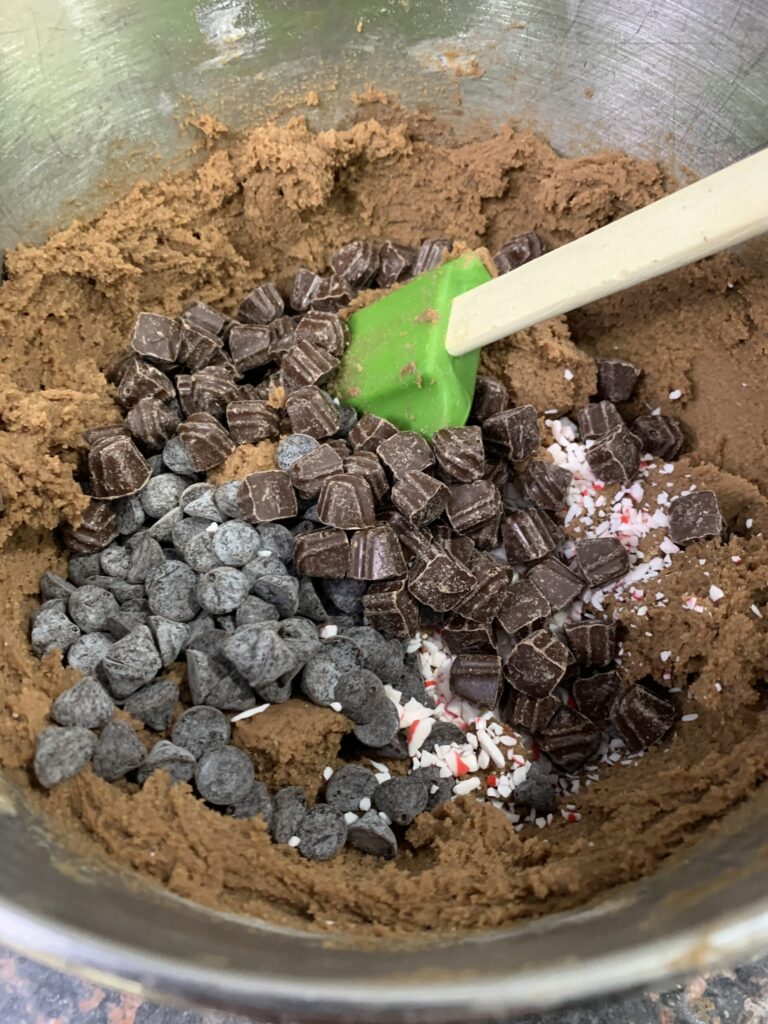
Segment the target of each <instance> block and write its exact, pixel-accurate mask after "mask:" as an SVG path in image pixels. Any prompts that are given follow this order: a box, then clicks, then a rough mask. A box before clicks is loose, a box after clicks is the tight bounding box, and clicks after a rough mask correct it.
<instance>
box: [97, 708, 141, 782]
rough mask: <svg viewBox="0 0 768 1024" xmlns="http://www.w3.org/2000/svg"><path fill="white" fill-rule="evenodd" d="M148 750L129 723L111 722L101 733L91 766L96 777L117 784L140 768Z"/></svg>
mask: <svg viewBox="0 0 768 1024" xmlns="http://www.w3.org/2000/svg"><path fill="white" fill-rule="evenodd" d="M146 756H147V750H146V747H145V746H144V744H143V743H142V742H141V740H140V739H139V737H138V736H137V735H136V733H135V732H134V731H133V729H132V728H131V727H130V725H128V723H127V722H121V721H113V722H109V723H108V724H107V725H105V726H104V728H103V729H102V731H101V735H100V736H99V742H98V743H97V744H96V749H95V750H94V752H93V760H92V762H91V766H92V768H93V770H94V772H95V774H96V775H100V776H101V778H102V779H106V780H107V782H116V781H117V780H118V779H122V778H124V777H125V776H126V775H128V774H129V773H130V772H132V771H135V770H136V769H137V768H140V767H141V765H142V764H143V763H144V760H145V758H146Z"/></svg>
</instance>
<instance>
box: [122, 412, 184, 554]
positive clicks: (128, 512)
mask: <svg viewBox="0 0 768 1024" xmlns="http://www.w3.org/2000/svg"><path fill="white" fill-rule="evenodd" d="M175 429H176V428H175V427H174V430H175ZM115 515H116V518H117V529H118V533H120V535H121V536H123V537H129V536H130V535H131V534H134V533H136V532H137V531H138V530H140V529H141V528H142V526H143V525H144V522H145V520H146V513H145V512H144V507H143V506H142V504H141V498H140V497H139V495H138V494H132V495H131V496H130V497H128V498H119V499H118V500H117V501H116V502H115Z"/></svg>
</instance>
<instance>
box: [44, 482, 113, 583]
mask: <svg viewBox="0 0 768 1024" xmlns="http://www.w3.org/2000/svg"><path fill="white" fill-rule="evenodd" d="M99 505H102V506H104V507H105V508H108V509H109V508H111V506H110V505H108V504H107V503H106V502H102V501H100V502H99ZM67 572H68V575H69V578H70V579H71V580H72V582H73V583H74V584H75V585H76V586H78V587H81V586H83V584H84V583H87V582H88V580H89V578H90V577H91V576H97V575H98V574H99V573H100V572H101V558H100V556H99V554H98V553H92V554H89V555H71V556H70V559H69V566H68V567H67ZM71 593H72V591H71V590H70V591H68V592H67V593H66V594H51V595H50V596H51V598H55V597H63V598H64V599H65V600H67V599H68V598H69V596H70V594H71ZM46 600H48V598H47V597H46Z"/></svg>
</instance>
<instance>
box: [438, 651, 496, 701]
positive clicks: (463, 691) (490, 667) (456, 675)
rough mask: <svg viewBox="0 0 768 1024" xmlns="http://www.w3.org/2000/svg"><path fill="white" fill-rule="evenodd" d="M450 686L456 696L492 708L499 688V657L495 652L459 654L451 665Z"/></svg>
mask: <svg viewBox="0 0 768 1024" xmlns="http://www.w3.org/2000/svg"><path fill="white" fill-rule="evenodd" d="M450 687H451V691H452V692H453V693H455V694H456V696H457V697H463V698H464V699H465V700H468V701H471V702H472V703H473V704H479V705H480V706H481V707H485V708H490V709H491V710H493V708H495V707H496V703H497V701H498V699H499V691H500V690H501V658H500V657H499V656H498V655H497V654H460V655H459V656H458V657H457V658H456V659H455V660H454V662H453V665H452V666H451V677H450Z"/></svg>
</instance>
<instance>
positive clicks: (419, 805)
mask: <svg viewBox="0 0 768 1024" xmlns="http://www.w3.org/2000/svg"><path fill="white" fill-rule="evenodd" d="M428 797H429V788H428V786H427V784H426V783H425V782H424V781H423V780H422V779H419V778H416V777H414V776H413V775H396V776H393V777H392V778H391V779H387V781H386V782H382V783H381V785H380V786H379V788H378V789H377V790H376V792H375V793H374V794H373V803H374V806H375V807H376V809H377V810H379V811H383V812H384V813H385V814H386V815H387V817H388V818H389V819H390V821H392V822H394V824H396V825H402V826H405V825H410V824H411V822H412V821H413V819H414V818H416V817H417V816H418V815H419V814H421V813H422V811H424V810H426V807H427V799H428Z"/></svg>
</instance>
